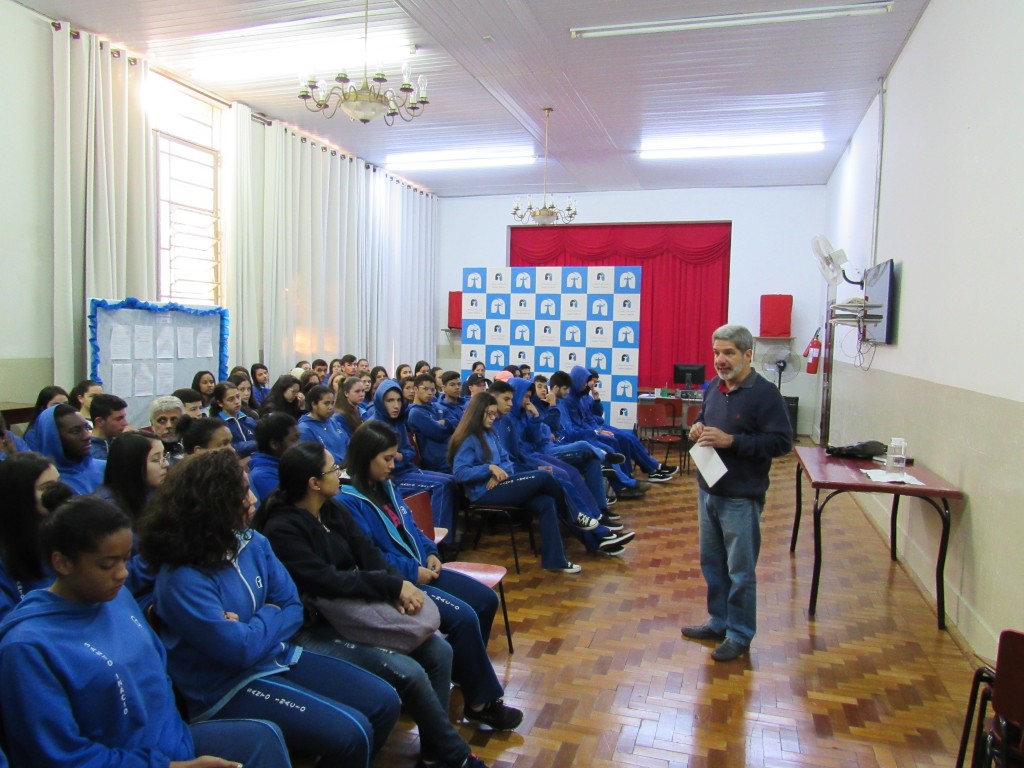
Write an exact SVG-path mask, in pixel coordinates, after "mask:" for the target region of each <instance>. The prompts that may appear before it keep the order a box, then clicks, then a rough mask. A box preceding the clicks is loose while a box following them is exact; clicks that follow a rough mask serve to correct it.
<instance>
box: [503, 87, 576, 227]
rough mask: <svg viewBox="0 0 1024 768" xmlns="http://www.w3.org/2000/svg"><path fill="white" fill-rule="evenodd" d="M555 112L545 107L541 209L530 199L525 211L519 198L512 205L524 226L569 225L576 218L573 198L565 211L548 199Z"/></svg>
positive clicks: (517, 218) (516, 218)
mask: <svg viewBox="0 0 1024 768" xmlns="http://www.w3.org/2000/svg"><path fill="white" fill-rule="evenodd" d="M554 111H555V110H554V108H553V107H544V198H543V199H542V200H541V205H540V208H534V207H533V202H532V200H531V199H530V198H529V197H527V198H526V209H525V210H524V209H523V208H522V207H521V206H520V205H519V198H518V197H517V198H516V199H515V202H514V203H513V205H512V217H513V218H514V219H515V220H516V221H521V222H523V223H524V224H539V225H541V226H547V225H548V224H555V223H556V222H557V223H558V224H568V223H569V222H570V221H572V220H573V219H575V218H576V203H575V202H574V201H573V199H572V198H571V197H570V198H569V201H568V203H567V205H566V206H565V209H564V210H563V209H561V208H559V207H558V206H556V205H555V201H554V199H550V200H549V199H548V123H549V122H550V120H551V113H552V112H554Z"/></svg>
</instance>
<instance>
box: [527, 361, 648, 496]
mask: <svg viewBox="0 0 1024 768" xmlns="http://www.w3.org/2000/svg"><path fill="white" fill-rule="evenodd" d="M548 383H549V384H550V386H551V394H552V395H553V396H554V398H555V408H554V409H552V410H555V411H557V414H558V418H557V419H556V418H554V416H553V415H552V416H551V417H550V418H548V419H546V423H547V424H548V426H549V427H550V428H551V430H552V433H553V434H554V436H555V438H556V440H557V441H558V442H568V443H571V442H575V441H584V442H587V443H590V444H591V445H593V446H595V447H597V448H599V449H601V450H604V451H614V452H616V453H618V452H619V451H618V448H619V446H618V444H617V443H616V441H615V438H614V435H612V434H611V433H610V432H608V433H605V434H602V432H601V431H600V430H596V429H594V428H593V427H592V426H590V425H589V424H588V422H587V420H586V419H585V418H584V415H583V414H582V413H581V412H580V410H579V409H578V408H577V407H575V405H573V401H572V400H570V398H569V393H570V392H571V391H572V388H573V385H572V379H570V378H569V374H567V373H566V372H565V371H556V372H555V373H553V374H552V375H551V379H550V380H549V382H548ZM627 459H628V457H627ZM613 470H614V472H615V477H613V478H610V482H611V486H612V488H613V489H614V492H615V494H617V498H619V499H635V498H640V497H642V496H643V495H644V494H645V493H647V492H648V491H649V490H650V489H651V484H650V483H649V482H647V481H646V480H637V479H635V478H634V477H633V476H632V471H633V469H632V465H631V464H630V463H629V462H624V463H623V464H616V465H615V466H614V467H613Z"/></svg>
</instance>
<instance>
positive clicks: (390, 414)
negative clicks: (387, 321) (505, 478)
mask: <svg viewBox="0 0 1024 768" xmlns="http://www.w3.org/2000/svg"><path fill="white" fill-rule="evenodd" d="M373 410H374V416H373V419H371V421H374V420H376V421H381V422H383V423H384V424H387V425H388V426H389V427H391V429H393V430H394V431H395V432H397V433H398V450H399V454H400V460H399V463H398V464H397V465H396V466H395V470H394V472H392V473H391V476H392V480H393V481H394V484H395V486H396V487H397V488H398V490H399V492H400V493H401V494H402V495H403V496H411V495H412V494H414V493H419V492H420V491H427V492H429V493H430V506H431V509H432V511H433V513H434V523H435V524H436V525H439V526H441V527H442V528H447V529H448V530H449V531H451V532H454V531H455V481H454V480H453V479H452V476H451V475H448V474H444V473H442V472H432V471H430V470H429V469H421V468H420V467H417V466H416V463H415V458H416V450H415V449H414V448H413V447H412V443H411V442H410V441H409V426H408V415H409V405H408V403H407V402H406V401H405V398H403V397H402V394H401V389H399V385H398V384H396V383H395V382H393V381H386V382H384V383H383V384H381V385H380V386H379V387H378V388H377V394H376V395H375V396H374V398H373Z"/></svg>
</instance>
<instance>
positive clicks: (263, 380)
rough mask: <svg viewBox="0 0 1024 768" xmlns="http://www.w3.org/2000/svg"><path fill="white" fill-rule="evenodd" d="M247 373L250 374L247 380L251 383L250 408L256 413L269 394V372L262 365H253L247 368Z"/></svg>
mask: <svg viewBox="0 0 1024 768" xmlns="http://www.w3.org/2000/svg"><path fill="white" fill-rule="evenodd" d="M249 373H250V374H251V376H250V377H249V380H250V381H252V394H251V395H250V399H251V402H252V408H253V410H255V411H257V412H258V411H259V409H260V406H262V405H263V401H264V400H266V399H267V395H269V394H270V371H269V370H268V369H267V366H265V365H264V364H263V363H253V364H252V366H251V367H250V368H249Z"/></svg>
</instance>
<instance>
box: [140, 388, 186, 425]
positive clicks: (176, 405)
mask: <svg viewBox="0 0 1024 768" xmlns="http://www.w3.org/2000/svg"><path fill="white" fill-rule="evenodd" d="M164 411H177V412H178V413H184V412H185V404H184V403H183V402H181V400H179V399H178V398H176V397H175V396H174V395H161V396H160V397H158V398H156V399H154V400H153V402H151V403H150V404H149V423H150V424H152V423H153V417H154V416H156V415H157V414H158V413H163V412H164Z"/></svg>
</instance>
